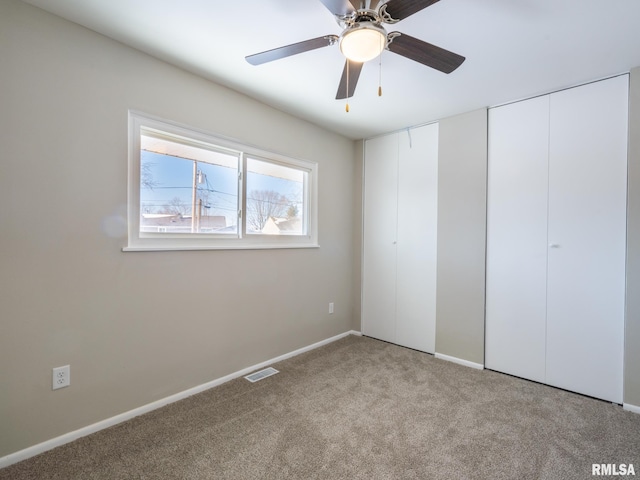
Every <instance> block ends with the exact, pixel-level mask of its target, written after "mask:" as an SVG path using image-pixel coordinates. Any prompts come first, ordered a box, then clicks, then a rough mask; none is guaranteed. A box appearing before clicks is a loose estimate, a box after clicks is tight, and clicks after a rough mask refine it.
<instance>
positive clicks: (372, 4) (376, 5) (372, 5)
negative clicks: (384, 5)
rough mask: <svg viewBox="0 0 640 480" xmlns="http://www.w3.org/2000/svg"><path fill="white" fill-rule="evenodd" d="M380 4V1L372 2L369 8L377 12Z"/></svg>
mask: <svg viewBox="0 0 640 480" xmlns="http://www.w3.org/2000/svg"><path fill="white" fill-rule="evenodd" d="M379 3H380V0H371V2H370V4H369V8H370V9H371V10H375V9H376V8H378V4H379Z"/></svg>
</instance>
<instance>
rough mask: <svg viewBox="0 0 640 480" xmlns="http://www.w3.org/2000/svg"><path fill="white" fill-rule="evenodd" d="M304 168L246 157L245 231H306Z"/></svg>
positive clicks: (273, 232)
mask: <svg viewBox="0 0 640 480" xmlns="http://www.w3.org/2000/svg"><path fill="white" fill-rule="evenodd" d="M307 175H308V174H307V172H306V171H304V170H299V169H296V168H290V167H285V166H282V165H278V164H275V163H271V162H266V161H262V160H257V159H254V158H248V159H247V233H249V234H257V233H260V234H269V235H306V231H307V227H306V222H307V218H306V216H307V200H306V188H305V185H306V183H307Z"/></svg>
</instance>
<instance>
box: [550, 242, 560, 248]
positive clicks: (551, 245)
mask: <svg viewBox="0 0 640 480" xmlns="http://www.w3.org/2000/svg"><path fill="white" fill-rule="evenodd" d="M549 248H560V245H559V244H557V243H550V244H549Z"/></svg>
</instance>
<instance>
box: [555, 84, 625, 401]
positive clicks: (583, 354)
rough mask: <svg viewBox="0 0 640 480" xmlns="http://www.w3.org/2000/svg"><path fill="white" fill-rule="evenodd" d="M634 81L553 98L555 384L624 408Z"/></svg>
mask: <svg viewBox="0 0 640 480" xmlns="http://www.w3.org/2000/svg"><path fill="white" fill-rule="evenodd" d="M627 112H628V77H627V76H626V75H625V76H620V77H616V78H613V79H609V80H606V81H602V82H595V83H592V84H589V85H585V86H582V87H579V88H573V89H569V90H565V91H562V92H558V93H554V94H552V95H551V125H550V149H549V151H550V161H549V164H550V169H549V244H550V248H549V259H548V304H547V305H548V306H547V329H548V332H547V362H546V370H547V383H549V384H551V385H555V386H558V387H562V388H566V389H569V390H573V391H576V392H580V393H584V394H587V395H592V396H595V397H598V398H603V399H606V400H610V401H614V402H617V403H622V385H623V380H622V374H623V363H622V362H623V346H624V299H625V234H626V199H627V195H626V192H627V181H626V179H627V116H628V114H627Z"/></svg>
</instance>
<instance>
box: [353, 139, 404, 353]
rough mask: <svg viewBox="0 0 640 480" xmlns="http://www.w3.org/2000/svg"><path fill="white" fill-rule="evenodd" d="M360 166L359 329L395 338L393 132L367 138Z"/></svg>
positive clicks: (395, 168) (395, 171)
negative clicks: (360, 316) (360, 289)
mask: <svg viewBox="0 0 640 480" xmlns="http://www.w3.org/2000/svg"><path fill="white" fill-rule="evenodd" d="M364 170H365V174H364V232H363V239H364V241H363V276H362V278H363V282H362V332H363V333H364V334H365V335H369V336H371V337H374V338H378V339H380V340H385V341H388V342H395V341H396V340H395V317H396V261H397V259H396V241H397V238H396V226H397V211H398V204H397V198H398V135H397V134H393V135H387V136H384V137H378V138H374V139H371V140H367V142H366V144H365V161H364Z"/></svg>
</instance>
